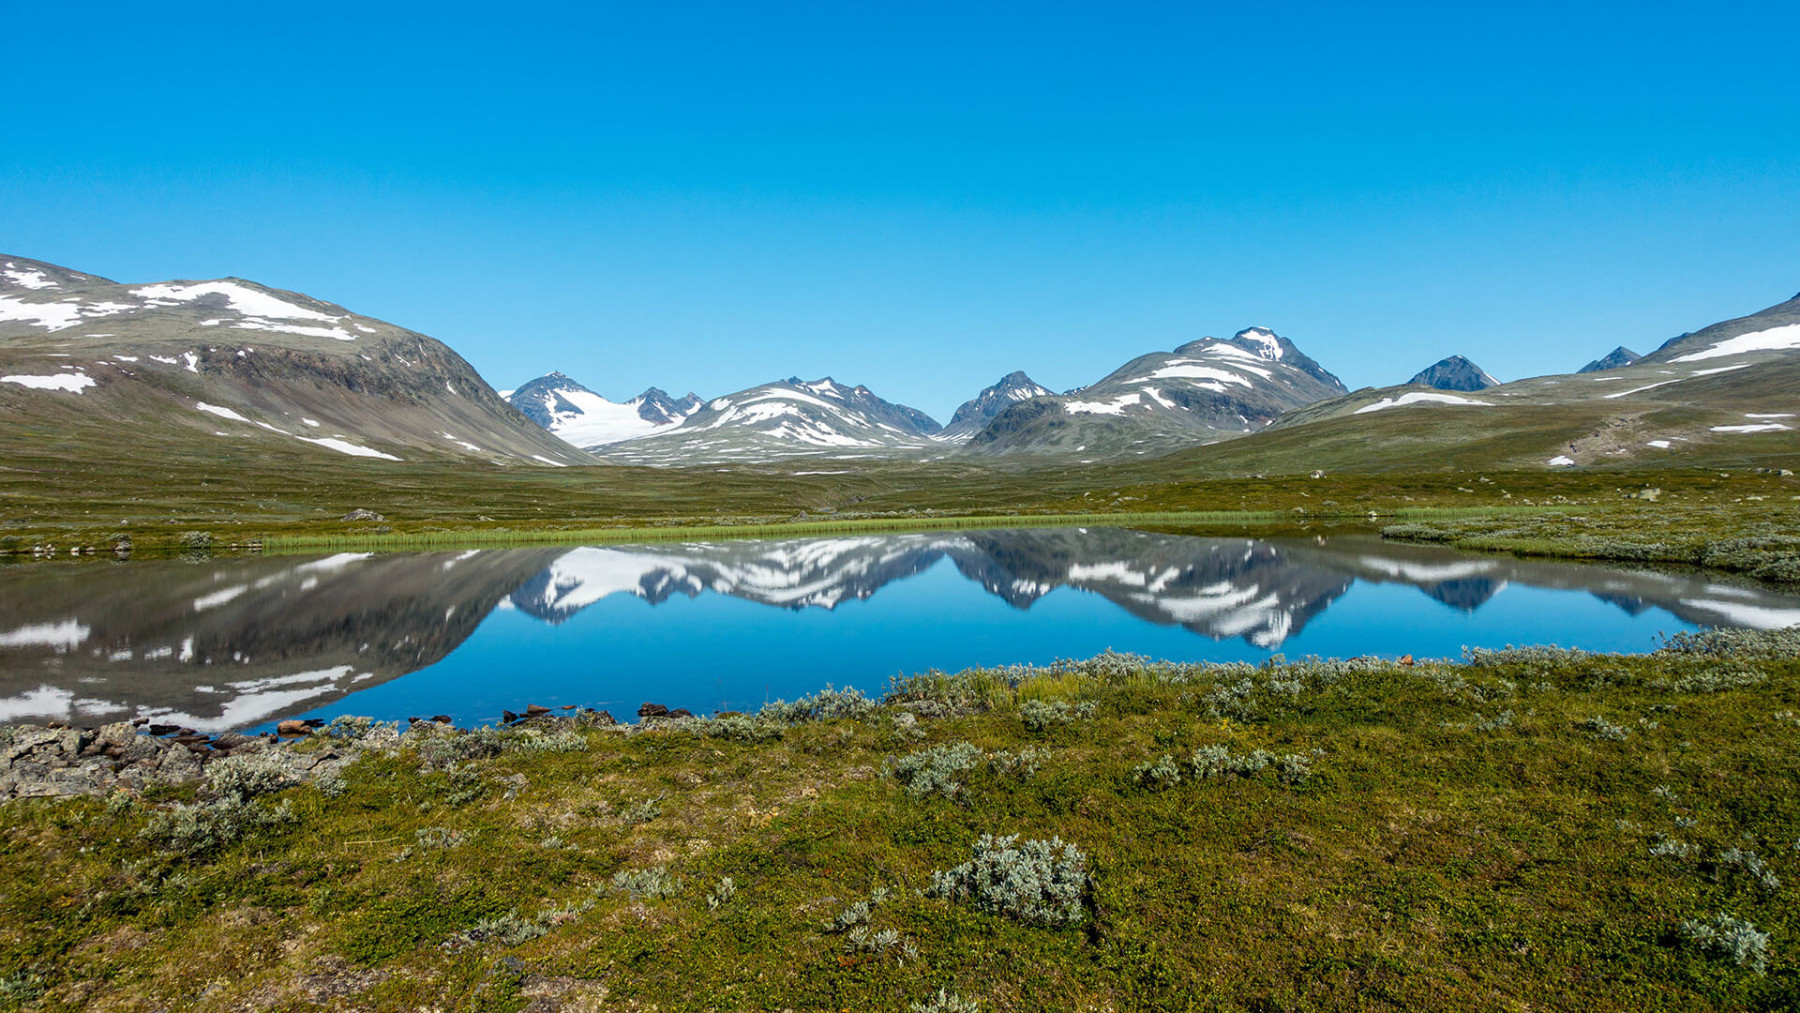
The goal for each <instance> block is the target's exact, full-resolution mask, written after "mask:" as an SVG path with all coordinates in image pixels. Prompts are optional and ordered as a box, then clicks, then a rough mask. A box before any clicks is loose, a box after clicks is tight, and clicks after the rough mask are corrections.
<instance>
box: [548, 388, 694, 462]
mask: <svg viewBox="0 0 1800 1013" xmlns="http://www.w3.org/2000/svg"><path fill="white" fill-rule="evenodd" d="M559 400H560V401H562V402H564V403H566V404H568V405H570V406H572V407H573V408H574V410H573V411H558V410H556V408H555V405H556V403H557V402H558V401H559ZM544 408H545V410H546V411H548V412H549V413H550V425H549V426H547V427H546V428H548V429H549V430H550V432H552V433H554V434H556V435H557V436H559V437H561V438H562V440H563V441H564V442H566V443H571V444H574V445H575V446H577V447H581V448H583V449H586V448H589V447H600V446H605V445H606V444H608V443H618V442H619V441H621V440H630V439H634V438H636V437H639V436H648V435H649V434H651V433H653V432H656V431H657V430H659V429H666V428H668V427H669V423H663V424H658V423H655V422H651V421H650V420H649V419H646V418H644V417H643V416H642V415H639V414H638V403H637V401H636V399H635V398H634V399H633V400H631V401H627V402H624V403H620V402H617V401H608V400H607V399H606V398H603V397H601V396H600V395H598V394H595V393H593V392H591V391H585V390H573V389H564V390H556V391H545V392H544Z"/></svg>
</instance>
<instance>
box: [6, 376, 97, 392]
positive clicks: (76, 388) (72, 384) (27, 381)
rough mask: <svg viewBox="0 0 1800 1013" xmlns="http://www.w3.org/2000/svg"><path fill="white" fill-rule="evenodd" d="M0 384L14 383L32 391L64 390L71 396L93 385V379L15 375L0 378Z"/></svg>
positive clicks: (87, 377) (89, 377) (85, 377)
mask: <svg viewBox="0 0 1800 1013" xmlns="http://www.w3.org/2000/svg"><path fill="white" fill-rule="evenodd" d="M0 383H16V384H18V385H19V386H21V387H30V388H32V389H34V390H65V391H68V392H69V393H71V394H79V393H81V392H82V391H84V390H86V389H87V388H89V387H92V386H93V385H94V378H93V377H91V376H84V375H83V374H81V373H57V374H56V375H54V376H31V375H29V374H24V373H15V374H13V375H12V376H0Z"/></svg>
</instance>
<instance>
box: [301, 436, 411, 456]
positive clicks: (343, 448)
mask: <svg viewBox="0 0 1800 1013" xmlns="http://www.w3.org/2000/svg"><path fill="white" fill-rule="evenodd" d="M294 439H296V440H299V441H300V442H302V443H312V444H316V445H317V446H321V447H325V448H327V449H330V450H335V451H337V452H338V453H340V454H349V455H350V456H351V457H379V458H381V459H382V460H384V461H398V460H400V459H399V458H398V457H395V456H394V455H393V454H384V453H382V452H381V451H379V450H370V449H369V448H368V447H359V446H357V445H356V444H354V443H350V442H348V441H345V440H340V439H337V438H335V437H331V436H325V437H319V438H314V437H311V436H296V437H294Z"/></svg>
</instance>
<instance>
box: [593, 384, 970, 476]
mask: <svg viewBox="0 0 1800 1013" xmlns="http://www.w3.org/2000/svg"><path fill="white" fill-rule="evenodd" d="M940 428H941V427H940V426H939V425H938V424H937V422H936V421H935V420H933V419H932V418H931V416H929V415H926V414H925V413H924V412H922V411H919V410H918V409H916V408H908V407H907V406H905V405H899V404H894V403H892V402H890V401H884V400H882V399H881V398H880V397H878V396H876V395H875V393H874V392H873V391H871V390H869V388H867V387H864V386H860V385H858V386H855V387H849V386H846V385H844V384H841V383H838V382H837V381H836V380H833V379H832V378H831V377H828V376H827V377H823V378H821V379H818V380H801V379H800V378H799V377H797V376H794V377H789V378H787V379H786V380H777V381H775V382H774V383H765V384H762V385H760V386H756V387H751V388H749V389H748V390H741V391H738V392H736V393H734V394H727V395H725V396H724V397H718V398H714V399H712V400H711V401H707V402H705V403H704V404H702V405H701V406H700V407H699V408H698V409H696V410H695V411H694V412H693V413H692V414H690V415H688V416H687V417H686V418H685V419H683V420H682V421H681V423H680V424H679V425H675V426H671V427H669V428H667V429H664V430H662V431H661V432H657V433H654V434H652V435H650V436H646V437H640V438H638V439H634V440H628V441H624V442H621V443H615V444H611V445H609V446H606V447H604V448H602V449H601V453H603V454H604V455H605V456H607V457H609V458H611V459H613V460H620V461H628V462H632V463H641V464H697V463H706V462H716V461H746V460H765V459H769V458H780V457H796V456H852V457H860V456H874V455H879V454H892V453H894V452H896V451H917V450H923V449H926V448H929V447H931V446H933V443H932V441H931V440H930V437H931V436H932V434H934V433H936V432H938V430H939V429H940Z"/></svg>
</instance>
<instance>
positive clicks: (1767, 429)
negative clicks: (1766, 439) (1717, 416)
mask: <svg viewBox="0 0 1800 1013" xmlns="http://www.w3.org/2000/svg"><path fill="white" fill-rule="evenodd" d="M1787 428H1788V427H1787V426H1784V425H1782V424H1781V423H1779V422H1752V423H1750V424H1749V425H1742V426H1714V427H1712V431H1713V432H1715V433H1778V432H1782V431H1783V430H1785V429H1787Z"/></svg>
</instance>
